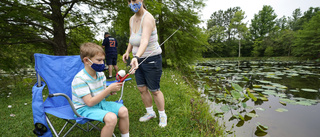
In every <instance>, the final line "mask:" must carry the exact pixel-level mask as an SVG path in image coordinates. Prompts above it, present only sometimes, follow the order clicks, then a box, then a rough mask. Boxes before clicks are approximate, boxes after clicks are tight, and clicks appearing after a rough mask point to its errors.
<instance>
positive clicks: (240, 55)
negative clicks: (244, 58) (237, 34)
mask: <svg viewBox="0 0 320 137" xmlns="http://www.w3.org/2000/svg"><path fill="white" fill-rule="evenodd" d="M240 54H241V39H239V58H240V57H241V55H240Z"/></svg>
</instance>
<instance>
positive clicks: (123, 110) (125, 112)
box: [118, 106, 129, 118]
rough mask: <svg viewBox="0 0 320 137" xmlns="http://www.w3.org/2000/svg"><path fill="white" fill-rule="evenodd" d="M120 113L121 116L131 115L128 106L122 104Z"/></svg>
mask: <svg viewBox="0 0 320 137" xmlns="http://www.w3.org/2000/svg"><path fill="white" fill-rule="evenodd" d="M118 115H119V117H120V118H125V117H128V116H129V114H128V109H127V108H126V107H124V106H122V107H121V108H120V109H119V112H118Z"/></svg>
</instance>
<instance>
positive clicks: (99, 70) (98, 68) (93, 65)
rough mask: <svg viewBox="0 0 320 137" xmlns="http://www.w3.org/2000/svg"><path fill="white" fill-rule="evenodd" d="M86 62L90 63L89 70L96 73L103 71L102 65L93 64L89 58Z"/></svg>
mask: <svg viewBox="0 0 320 137" xmlns="http://www.w3.org/2000/svg"><path fill="white" fill-rule="evenodd" d="M88 60H89V61H90V62H91V63H92V65H91V68H92V69H93V70H95V71H97V72H102V71H104V63H103V64H96V63H93V62H92V61H91V60H90V59H89V58H88Z"/></svg>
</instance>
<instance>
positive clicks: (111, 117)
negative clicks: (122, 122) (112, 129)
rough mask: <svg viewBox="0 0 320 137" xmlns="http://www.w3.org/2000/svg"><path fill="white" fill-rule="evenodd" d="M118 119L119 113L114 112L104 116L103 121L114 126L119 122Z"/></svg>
mask: <svg viewBox="0 0 320 137" xmlns="http://www.w3.org/2000/svg"><path fill="white" fill-rule="evenodd" d="M117 120H118V118H117V115H116V114H114V113H112V112H109V113H107V114H106V115H105V116H104V118H103V121H104V123H105V124H106V125H112V126H115V125H116V124H117Z"/></svg>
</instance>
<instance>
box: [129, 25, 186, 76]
mask: <svg viewBox="0 0 320 137" xmlns="http://www.w3.org/2000/svg"><path fill="white" fill-rule="evenodd" d="M180 28H181V27H180V26H179V28H178V29H177V30H176V31H175V32H173V33H172V34H171V35H170V36H169V37H168V38H167V39H166V40H164V41H163V42H162V43H161V44H160V45H159V46H158V47H157V48H156V49H158V48H159V47H161V46H162V45H163V44H164V43H165V42H167V40H168V39H170V38H171V37H172V36H173V35H174V34H175V33H177V31H178V30H179V29H180ZM154 51H155V50H153V51H152V52H151V53H150V54H149V55H148V56H147V57H145V58H144V59H143V60H142V61H141V62H140V63H139V64H138V66H140V65H141V64H142V63H143V62H144V61H145V60H146V59H147V58H149V57H150V55H152V53H153V52H154ZM138 66H137V67H138ZM131 71H132V70H131Z"/></svg>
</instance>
